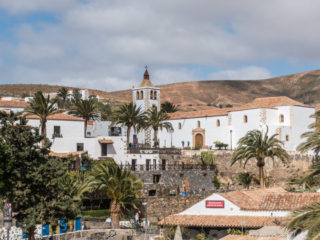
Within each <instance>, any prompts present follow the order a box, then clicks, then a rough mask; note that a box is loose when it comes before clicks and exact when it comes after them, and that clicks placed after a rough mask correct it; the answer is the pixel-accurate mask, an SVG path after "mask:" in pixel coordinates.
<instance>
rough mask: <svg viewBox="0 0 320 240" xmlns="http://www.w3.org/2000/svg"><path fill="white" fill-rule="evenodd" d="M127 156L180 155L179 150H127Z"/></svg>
mask: <svg viewBox="0 0 320 240" xmlns="http://www.w3.org/2000/svg"><path fill="white" fill-rule="evenodd" d="M128 154H174V155H181V149H180V148H140V147H138V148H129V149H128Z"/></svg>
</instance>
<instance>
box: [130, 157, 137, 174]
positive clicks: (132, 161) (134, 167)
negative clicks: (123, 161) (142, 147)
mask: <svg viewBox="0 0 320 240" xmlns="http://www.w3.org/2000/svg"><path fill="white" fill-rule="evenodd" d="M136 166H137V159H132V160H131V171H136Z"/></svg>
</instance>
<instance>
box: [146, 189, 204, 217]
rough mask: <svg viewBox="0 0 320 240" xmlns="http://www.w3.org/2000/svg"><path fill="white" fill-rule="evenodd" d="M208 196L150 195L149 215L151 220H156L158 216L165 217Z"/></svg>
mask: <svg viewBox="0 0 320 240" xmlns="http://www.w3.org/2000/svg"><path fill="white" fill-rule="evenodd" d="M206 197H207V195H187V196H185V197H183V196H171V197H149V198H148V217H149V218H150V221H151V222H155V221H157V219H158V218H160V219H163V218H164V217H166V216H169V215H170V214H175V213H179V212H182V211H184V210H185V209H187V208H189V207H191V206H192V205H194V204H196V203H197V202H199V201H201V200H203V199H204V198H206Z"/></svg>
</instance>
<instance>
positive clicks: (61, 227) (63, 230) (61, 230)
mask: <svg viewBox="0 0 320 240" xmlns="http://www.w3.org/2000/svg"><path fill="white" fill-rule="evenodd" d="M67 229H68V224H67V220H66V219H61V220H59V233H66V232H67Z"/></svg>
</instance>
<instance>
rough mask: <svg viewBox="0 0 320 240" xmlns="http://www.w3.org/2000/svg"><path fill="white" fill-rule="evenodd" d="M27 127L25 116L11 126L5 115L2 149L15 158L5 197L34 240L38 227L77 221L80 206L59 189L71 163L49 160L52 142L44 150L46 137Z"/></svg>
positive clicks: (2, 123)
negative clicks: (59, 220)
mask: <svg viewBox="0 0 320 240" xmlns="http://www.w3.org/2000/svg"><path fill="white" fill-rule="evenodd" d="M26 124H27V122H26V119H25V118H23V117H18V118H17V121H16V122H15V124H11V123H10V122H9V121H8V117H7V116H5V115H3V114H2V115H1V127H0V135H1V136H2V137H3V141H2V142H0V143H1V147H0V149H1V148H3V149H7V150H6V154H8V156H10V159H12V168H11V171H10V172H9V174H8V175H7V179H6V180H5V185H6V189H4V190H6V191H3V195H2V196H3V197H4V198H5V199H6V200H8V201H9V202H11V203H12V205H13V211H14V212H16V213H17V215H15V218H16V220H17V223H18V225H19V226H21V227H24V228H25V230H26V231H27V233H28V234H29V239H34V231H35V226H36V224H47V223H50V224H53V225H56V224H57V221H58V219H60V218H67V219H73V218H74V217H75V216H76V214H77V213H78V211H79V210H78V209H79V206H78V203H76V202H74V201H73V197H72V196H71V195H70V194H67V193H66V192H65V191H64V190H63V188H61V187H60V186H59V183H60V181H61V178H62V177H63V176H64V175H65V174H66V173H67V169H68V162H67V160H62V159H59V158H54V157H49V155H48V154H49V145H50V144H48V141H46V142H47V144H46V145H45V146H44V147H41V148H40V142H41V141H42V140H43V139H44V136H42V135H40V134H39V129H38V128H34V127H30V126H27V125H26Z"/></svg>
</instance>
